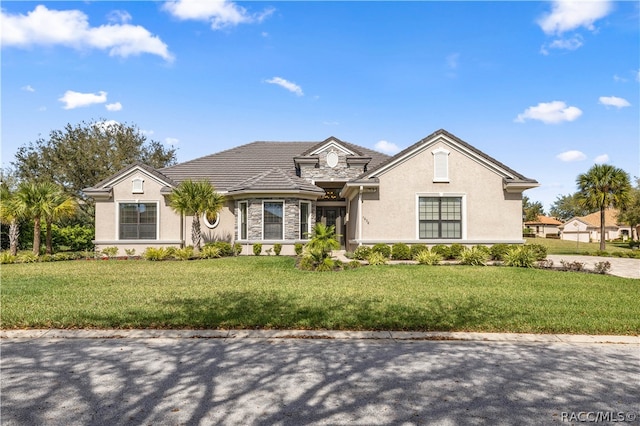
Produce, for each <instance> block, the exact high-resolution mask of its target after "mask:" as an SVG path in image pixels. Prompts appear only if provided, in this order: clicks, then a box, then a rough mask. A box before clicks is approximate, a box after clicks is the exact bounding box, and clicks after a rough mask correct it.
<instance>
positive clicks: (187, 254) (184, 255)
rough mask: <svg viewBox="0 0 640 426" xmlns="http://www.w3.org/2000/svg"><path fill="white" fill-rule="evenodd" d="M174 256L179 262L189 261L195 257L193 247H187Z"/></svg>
mask: <svg viewBox="0 0 640 426" xmlns="http://www.w3.org/2000/svg"><path fill="white" fill-rule="evenodd" d="M174 256H175V258H176V259H178V260H189V259H191V258H192V257H193V247H192V246H187V247H183V248H181V249H178V250H176V252H175V253H174Z"/></svg>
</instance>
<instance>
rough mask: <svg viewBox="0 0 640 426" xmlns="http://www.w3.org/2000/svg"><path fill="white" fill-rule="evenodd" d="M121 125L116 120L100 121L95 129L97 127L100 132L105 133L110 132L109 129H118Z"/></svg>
mask: <svg viewBox="0 0 640 426" xmlns="http://www.w3.org/2000/svg"><path fill="white" fill-rule="evenodd" d="M119 125H120V123H118V122H117V121H116V120H106V121H100V122H97V123H95V124H94V126H95V127H97V128H98V129H99V130H102V131H103V132H105V131H107V130H109V128H111V127H117V126H119Z"/></svg>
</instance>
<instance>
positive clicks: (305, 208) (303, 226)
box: [300, 202, 311, 240]
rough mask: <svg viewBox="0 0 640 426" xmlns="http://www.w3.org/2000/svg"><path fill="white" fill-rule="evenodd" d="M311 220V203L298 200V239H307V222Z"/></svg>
mask: <svg viewBox="0 0 640 426" xmlns="http://www.w3.org/2000/svg"><path fill="white" fill-rule="evenodd" d="M310 222H311V203H307V202H300V239H301V240H306V239H309V232H311V231H310V230H309V223H310Z"/></svg>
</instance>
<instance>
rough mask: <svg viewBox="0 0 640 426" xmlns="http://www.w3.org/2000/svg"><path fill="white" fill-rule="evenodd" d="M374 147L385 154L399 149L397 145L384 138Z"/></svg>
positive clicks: (394, 152) (393, 152)
mask: <svg viewBox="0 0 640 426" xmlns="http://www.w3.org/2000/svg"><path fill="white" fill-rule="evenodd" d="M375 148H376V149H377V150H378V151H380V152H384V153H385V154H396V153H397V152H399V151H400V148H398V145H396V144H395V143H392V142H387V141H384V140H382V141H379V142H378V143H376V144H375Z"/></svg>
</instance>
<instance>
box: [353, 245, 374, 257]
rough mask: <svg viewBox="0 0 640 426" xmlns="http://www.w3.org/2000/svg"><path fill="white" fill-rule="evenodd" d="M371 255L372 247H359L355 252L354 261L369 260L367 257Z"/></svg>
mask: <svg viewBox="0 0 640 426" xmlns="http://www.w3.org/2000/svg"><path fill="white" fill-rule="evenodd" d="M370 254H371V247H368V246H358V248H356V250H355V251H354V252H353V257H354V259H358V260H367V257H369V255H370Z"/></svg>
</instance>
